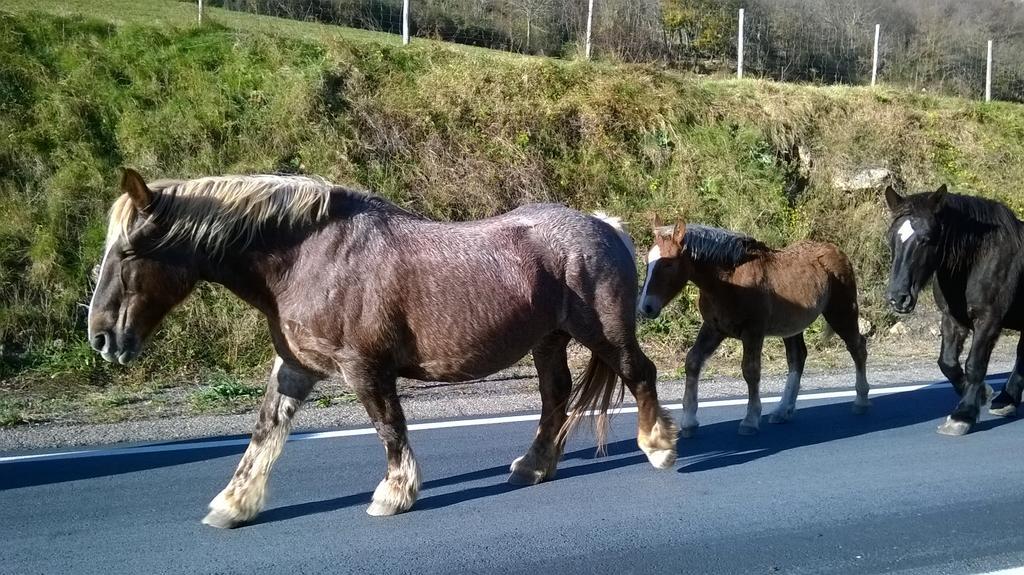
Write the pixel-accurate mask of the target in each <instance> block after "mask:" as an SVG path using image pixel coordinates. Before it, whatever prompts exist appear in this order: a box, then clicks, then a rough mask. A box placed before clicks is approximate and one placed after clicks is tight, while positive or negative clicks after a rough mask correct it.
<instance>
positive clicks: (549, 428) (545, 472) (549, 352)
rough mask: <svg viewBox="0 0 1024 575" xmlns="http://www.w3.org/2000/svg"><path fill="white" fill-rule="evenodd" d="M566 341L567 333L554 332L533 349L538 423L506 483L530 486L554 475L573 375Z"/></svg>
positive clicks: (559, 453)
mask: <svg viewBox="0 0 1024 575" xmlns="http://www.w3.org/2000/svg"><path fill="white" fill-rule="evenodd" d="M568 344H569V334H567V333H564V332H556V333H553V334H551V335H549V336H547V337H545V338H544V339H542V340H541V341H540V343H538V344H537V345H536V346H535V347H534V348H533V362H534V364H535V365H536V366H537V378H538V379H539V380H540V397H541V414H540V425H538V426H537V436H536V437H535V438H534V440H533V444H532V445H531V446H530V449H529V450H528V451H527V452H526V454H525V455H523V456H522V457H519V458H518V459H516V460H515V461H513V462H512V468H511V472H512V473H511V475H509V478H508V482H509V483H513V484H517V485H533V484H536V483H540V482H541V481H544V480H546V479H552V478H553V477H554V476H555V468H556V467H557V466H558V460H559V458H560V457H561V456H562V449H561V446H560V444H559V442H558V441H557V436H558V432H559V430H561V429H562V425H563V424H565V420H566V413H565V410H566V404H567V403H568V401H569V394H570V393H571V391H572V374H571V373H570V372H569V360H568V357H567V356H566V346H567V345H568Z"/></svg>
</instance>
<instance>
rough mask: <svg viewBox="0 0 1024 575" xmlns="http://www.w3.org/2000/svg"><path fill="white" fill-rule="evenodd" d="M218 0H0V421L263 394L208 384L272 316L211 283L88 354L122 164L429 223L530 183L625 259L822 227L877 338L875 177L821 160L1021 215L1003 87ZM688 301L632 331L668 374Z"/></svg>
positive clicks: (529, 189) (1023, 150)
mask: <svg viewBox="0 0 1024 575" xmlns="http://www.w3.org/2000/svg"><path fill="white" fill-rule="evenodd" d="M3 10H5V11H6V12H4V11H3ZM210 15H211V20H212V23H211V24H210V25H208V26H203V27H198V26H196V25H195V24H194V23H193V16H194V14H193V10H192V6H191V5H188V4H184V3H177V2H129V1H124V0H105V1H103V2H87V1H85V0H77V1H71V2H66V1H65V2H56V1H50V0H39V1H35V2H28V1H24V0H15V1H8V2H5V3H4V4H3V7H2V8H0V222H3V224H2V226H0V346H2V348H0V388H2V389H4V390H7V389H11V390H15V392H16V393H21V394H24V393H30V392H31V393H32V394H34V395H33V396H32V397H33V399H32V401H33V402H34V403H32V404H31V405H29V406H28V407H24V406H22V407H13V408H8V407H4V408H3V409H0V414H5V415H3V418H2V419H0V421H7V422H11V421H15V420H18V421H20V420H21V419H24V418H23V417H22V415H19V414H22V413H24V414H27V415H26V416H25V417H35V416H34V415H32V414H33V413H35V414H38V413H49V414H52V413H54V409H56V407H54V406H57V407H59V405H61V404H60V403H46V402H47V401H50V400H53V401H55V402H63V401H83V400H84V398H87V397H90V396H91V394H95V393H98V392H103V393H113V394H114V395H112V396H111V397H112V398H111V399H109V400H107V401H111V402H114V403H115V404H116V403H117V402H119V401H128V403H126V404H122V405H107V406H106V407H109V408H110V409H113V410H118V409H121V410H126V411H127V410H130V409H131V408H132V407H133V405H135V404H133V403H132V402H131V397H134V396H129V398H128V399H124V398H122V399H117V396H116V393H117V389H121V390H122V391H123V392H124V393H127V394H131V393H148V394H151V395H152V397H153V398H154V399H140V401H157V400H156V399H155V398H156V397H157V396H159V395H160V393H162V392H161V391H160V390H161V389H165V388H167V387H173V386H174V385H175V384H176V383H177V382H195V383H196V384H198V385H199V386H202V385H206V386H207V387H205V388H202V389H203V390H202V391H199V392H198V393H197V398H198V399H196V402H197V403H196V405H197V406H208V405H211V406H216V405H225V404H227V405H232V406H234V407H238V406H241V405H252V404H254V403H255V402H256V401H257V399H258V398H257V396H255V395H251V394H246V393H242V394H240V395H235V396H230V393H229V392H227V389H229V388H224V389H225V393H228V396H225V395H222V394H220V392H217V391H212V390H213V389H214V387H216V386H217V385H220V384H218V383H217V382H213V383H210V379H209V378H210V377H211V376H210V375H209V374H217V373H223V374H226V376H225V377H230V378H232V379H233V380H234V381H239V382H242V381H251V380H252V378H254V377H260V378H262V377H263V376H264V375H265V373H266V370H267V368H268V362H269V359H270V342H269V338H268V336H267V332H266V327H265V323H264V320H263V319H262V318H261V317H259V316H258V314H256V312H254V311H252V310H250V309H247V308H246V306H245V305H243V304H242V303H241V302H240V301H238V300H237V299H236V298H234V297H232V296H230V295H229V294H226V293H225V292H224V290H222V289H220V288H217V287H214V286H203V287H201V288H200V289H199V290H198V292H197V293H196V294H195V296H193V297H192V298H191V299H190V300H189V302H188V303H187V304H186V305H184V306H182V307H181V308H180V309H179V310H177V311H176V312H175V313H174V314H172V316H171V317H170V318H169V319H168V320H167V321H166V322H165V324H164V327H163V329H162V330H161V331H160V333H159V334H158V335H157V337H156V338H155V339H154V340H153V341H152V342H150V344H149V347H148V349H147V353H146V354H145V356H144V357H143V359H142V360H140V362H138V363H137V364H136V365H134V366H132V367H130V368H128V369H121V368H113V367H110V366H108V365H107V364H105V363H103V362H102V361H99V360H98V358H97V357H96V356H95V354H93V353H92V352H91V351H90V350H89V347H88V344H87V343H86V342H85V337H84V335H85V308H84V305H85V304H86V303H87V302H88V298H89V292H90V289H91V286H90V279H89V278H90V274H89V271H90V270H91V269H92V267H93V266H94V265H95V264H96V263H97V262H98V260H99V258H100V250H101V246H102V243H103V236H104V233H105V213H106V210H107V208H108V206H109V205H110V202H111V201H112V200H113V198H114V197H115V194H116V179H117V174H118V171H117V168H118V167H119V166H122V165H128V166H133V167H135V168H137V169H139V170H141V171H142V172H143V174H144V175H146V176H148V177H150V178H156V177H163V176H173V177H194V176H199V175H206V174H219V173H240V172H241V173H244V172H267V171H284V172H301V173H315V174H319V175H322V176H324V177H326V178H328V179H331V180H334V181H337V182H339V183H347V184H353V185H356V186H360V187H364V188H369V189H371V190H374V191H375V192H377V193H380V194H382V195H384V196H386V197H388V198H390V199H391V200H393V201H395V202H397V203H399V204H401V205H403V206H405V207H407V208H409V209H412V210H415V211H417V212H420V213H423V214H425V215H428V216H431V217H434V218H439V219H465V218H475V217H483V216H487V215H491V214H495V213H498V212H502V211H505V210H508V209H511V208H512V207H514V206H516V205H519V204H521V203H524V202H529V201H557V202H564V203H567V204H569V205H572V206H574V207H577V208H580V209H585V210H591V209H598V208H601V209H605V210H607V211H609V212H611V213H614V214H618V215H622V216H624V217H625V218H626V220H627V221H628V222H629V224H630V225H631V229H632V232H633V235H634V236H635V238H636V240H637V243H638V244H639V245H640V249H639V250H638V251H639V252H640V253H644V252H645V251H646V244H647V243H648V242H649V241H650V239H651V238H650V230H649V229H648V227H647V221H648V217H649V214H650V213H651V212H652V211H657V212H659V213H660V214H661V215H662V216H663V217H664V218H666V219H668V218H673V217H675V216H681V217H685V218H686V219H688V220H690V221H697V222H704V223H708V224H713V225H721V226H725V227H730V228H734V229H737V230H741V231H744V232H747V233H750V234H753V235H755V236H757V237H759V238H761V239H763V240H764V241H766V242H768V243H769V244H771V245H774V246H782V245H784V244H787V243H790V242H792V241H795V240H798V239H803V238H814V239H820V240H826V241H832V242H835V243H837V244H838V245H839V246H840V247H841V248H842V249H843V250H844V251H846V253H847V254H849V255H850V257H851V258H852V260H853V262H854V265H855V267H856V269H857V271H858V274H859V283H860V287H861V292H862V301H863V309H864V312H865V314H866V315H868V317H869V319H870V320H871V321H872V322H873V323H875V325H876V326H878V328H879V331H883V330H884V329H885V327H886V326H888V325H889V324H891V323H892V321H893V318H892V317H890V316H889V315H888V313H887V312H886V310H885V306H884V305H883V302H882V298H881V294H882V287H883V283H884V281H885V276H886V273H887V272H886V267H887V260H888V254H887V250H886V247H885V245H884V241H883V232H884V229H885V227H886V224H887V221H888V216H887V214H886V213H885V210H884V207H883V203H882V201H881V199H880V197H879V195H878V193H877V192H875V191H865V192H844V191H840V190H837V189H835V187H834V186H833V183H832V182H833V179H834V178H835V177H836V176H837V175H842V174H847V173H849V172H851V171H856V170H857V169H860V168H862V167H866V166H875V165H883V166H887V167H889V168H890V169H892V170H893V171H894V172H896V173H897V174H898V175H899V177H900V178H901V179H902V180H903V181H905V182H906V183H907V185H908V186H909V187H910V188H912V189H923V188H925V187H928V186H935V185H937V184H938V183H940V182H947V183H950V184H952V185H954V186H957V187H960V188H961V189H965V190H968V191H971V192H972V193H978V194H982V195H985V196H988V197H993V198H997V199H1001V200H1003V201H1006V202H1008V203H1009V204H1010V205H1011V206H1012V207H1013V208H1014V209H1015V210H1017V212H1018V213H1022V212H1024V195H1021V194H1020V189H1019V186H1020V182H1022V181H1024V106H1020V105H1014V104H1007V103H993V104H985V103H980V102H972V101H966V100H960V99H955V98H945V97H936V96H932V95H925V94H915V93H909V92H904V91H899V90H894V89H888V88H885V87H883V88H879V89H869V88H851V87H824V88H823V87H813V86H800V85H788V84H776V83H771V82H762V81H735V80H721V79H708V78H697V77H692V76H686V75H680V74H676V73H670V72H664V71H660V70H657V69H653V68H648V67H640V66H614V65H611V64H601V63H598V64H591V63H586V62H566V61H557V60H548V59H543V58H524V57H519V56H515V55H511V54H505V53H501V52H494V51H489V50H482V49H470V48H462V47H458V48H452V47H451V46H450V45H443V44H439V43H435V42H427V41H417V42H414V43H413V44H412V45H411V46H408V47H400V46H398V45H397V44H396V38H394V37H393V36H389V35H385V34H375V33H368V32H361V31H353V30H349V29H342V28H337V27H331V26H319V25H311V24H304V23H298V22H290V21H283V20H276V19H268V18H261V17H254V16H251V15H246V14H239V13H228V12H223V11H218V10H212V11H211V13H210ZM798 148H799V149H803V150H804V151H805V152H806V154H809V156H810V158H811V163H810V165H809V166H804V167H803V168H801V166H800V165H799V164H798V162H797V161H796V160H795V159H794V157H795V156H794V150H796V149H798ZM801 173H802V174H803V177H805V178H806V187H805V188H804V189H803V190H801V191H799V193H794V191H793V190H792V183H793V182H794V180H795V176H796V175H797V174H801ZM695 297H696V292H695V291H694V290H690V291H689V292H688V293H687V294H686V297H685V298H683V301H681V302H679V303H678V304H674V305H673V306H670V307H669V308H668V310H666V313H665V315H664V316H663V317H662V318H661V319H659V320H658V321H656V322H650V323H647V324H645V325H643V326H642V328H641V336H642V338H643V343H644V346H645V349H647V350H648V351H649V352H650V353H651V354H652V355H654V356H655V357H656V358H657V359H658V360H659V365H660V366H661V367H662V370H663V371H664V372H666V373H668V372H670V371H671V370H672V369H674V368H677V367H678V366H679V365H680V364H681V359H682V356H683V354H684V353H685V349H686V347H687V346H688V344H689V342H691V341H692V338H693V336H694V334H695V333H696V329H697V326H698V322H699V318H698V316H697V313H696V305H695V301H696V300H695ZM157 381H158V382H159V383H154V382H157ZM157 387H159V389H157ZM252 389H255V388H252ZM158 392H160V393H158ZM331 401H333V400H331ZM19 405H21V404H19ZM47 406H50V407H47ZM51 407H53V409H51ZM6 414H12V415H6ZM8 424H10V423H8Z"/></svg>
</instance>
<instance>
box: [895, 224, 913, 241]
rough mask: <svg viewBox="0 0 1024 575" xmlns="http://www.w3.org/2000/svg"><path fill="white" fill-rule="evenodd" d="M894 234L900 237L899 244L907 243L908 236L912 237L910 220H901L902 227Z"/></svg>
mask: <svg viewBox="0 0 1024 575" xmlns="http://www.w3.org/2000/svg"><path fill="white" fill-rule="evenodd" d="M896 233H897V234H899V236H900V243H904V244H905V243H907V240H909V239H910V236H912V235H914V226H912V225H910V220H909V219H907V220H903V225H902V226H900V229H898V230H896Z"/></svg>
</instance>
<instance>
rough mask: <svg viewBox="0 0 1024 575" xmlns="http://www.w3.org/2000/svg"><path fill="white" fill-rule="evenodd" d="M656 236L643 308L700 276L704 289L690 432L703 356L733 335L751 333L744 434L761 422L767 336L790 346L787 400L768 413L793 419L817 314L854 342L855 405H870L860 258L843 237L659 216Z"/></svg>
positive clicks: (687, 432) (687, 414) (693, 352)
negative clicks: (780, 243) (670, 222)
mask: <svg viewBox="0 0 1024 575" xmlns="http://www.w3.org/2000/svg"><path fill="white" fill-rule="evenodd" d="M654 238H655V243H654V246H653V247H652V248H651V250H650V252H649V253H648V255H647V278H646V280H645V281H644V287H643V291H642V292H641V295H640V308H639V313H640V314H641V315H643V316H646V317H648V318H655V317H657V316H658V315H659V314H660V313H661V310H662V308H663V307H664V306H665V305H666V304H668V303H669V302H670V301H672V298H674V297H675V296H676V295H678V294H679V292H680V291H682V289H683V288H684V287H685V286H686V284H687V283H688V282H691V281H692V282H693V283H694V284H695V285H696V286H697V287H698V288H699V289H700V300H699V304H698V305H699V307H700V313H701V316H702V317H703V318H704V323H703V325H701V328H700V331H699V332H698V334H697V339H696V341H695V342H694V344H693V347H692V348H690V351H689V353H687V354H686V387H685V389H684V391H683V416H682V422H681V425H680V428H681V431H682V435H683V437H690V436H693V435H694V434H695V433H696V431H697V426H698V423H697V381H698V379H699V377H700V371H701V368H703V367H704V362H705V361H706V360H707V358H708V357H710V356H711V355H712V354H713V353H714V352H715V350H716V349H718V346H719V345H720V344H721V343H722V340H724V339H725V338H726V337H732V338H736V339H739V340H740V341H741V342H743V379H745V380H746V382H747V394H748V397H747V414H746V417H744V418H743V421H741V422H740V427H739V433H740V434H741V435H753V434H755V433H757V432H758V429H759V428H760V422H761V398H760V392H759V387H760V382H761V348H762V345H763V344H764V338H765V337H767V336H775V337H781V338H782V340H783V342H784V343H785V345H786V359H787V361H788V363H789V376H788V377H787V378H786V388H785V391H783V394H782V400H781V401H780V403H779V407H778V408H777V409H776V410H775V411H774V412H773V413H772V415H771V417H770V419H769V421H771V422H772V423H783V422H787V421H790V420H791V419H792V418H793V416H794V414H795V410H796V398H797V394H798V393H799V391H800V378H801V376H802V375H803V370H804V362H805V360H806V359H807V346H806V345H805V344H804V337H803V332H804V330H806V329H807V327H808V326H810V325H811V322H813V321H814V320H815V319H817V317H818V316H819V315H823V316H824V317H825V321H826V322H828V325H829V326H830V327H831V328H832V330H833V331H834V332H835V333H836V334H838V335H839V337H840V338H842V340H843V341H844V342H845V343H846V348H847V349H848V350H849V352H850V355H851V356H853V363H854V366H855V367H856V371H857V379H856V389H857V397H856V400H855V401H854V404H853V409H854V412H855V413H863V412H864V411H866V409H867V407H868V405H869V401H868V382H867V378H866V376H865V372H864V369H865V368H864V365H865V362H866V361H867V345H866V342H865V340H864V336H862V335H861V334H860V331H859V326H858V318H859V312H858V307H857V283H856V279H855V278H854V274H853V266H851V265H850V261H849V259H848V258H847V257H846V255H845V254H843V252H841V251H840V250H839V248H837V247H836V246H834V245H832V244H828V243H822V242H812V241H801V242H797V243H795V244H793V245H791V246H789V247H787V248H785V249H783V250H774V249H771V248H769V247H768V246H766V245H765V244H763V243H761V242H759V241H757V240H755V239H754V238H751V237H749V236H745V235H742V234H738V233H736V232H731V231H728V230H722V229H718V228H712V227H707V226H700V225H686V224H684V223H683V222H678V223H676V224H675V226H662V225H661V223H660V222H659V221H658V219H657V217H655V221H654Z"/></svg>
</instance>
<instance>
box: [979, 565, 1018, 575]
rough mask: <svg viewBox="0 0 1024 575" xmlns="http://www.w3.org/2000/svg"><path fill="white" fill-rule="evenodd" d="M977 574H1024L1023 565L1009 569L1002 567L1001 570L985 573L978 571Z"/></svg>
mask: <svg viewBox="0 0 1024 575" xmlns="http://www.w3.org/2000/svg"><path fill="white" fill-rule="evenodd" d="M978 575H1024V567H1013V568H1011V569H1003V570H1001V571H989V572H987V573H979V574H978Z"/></svg>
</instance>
